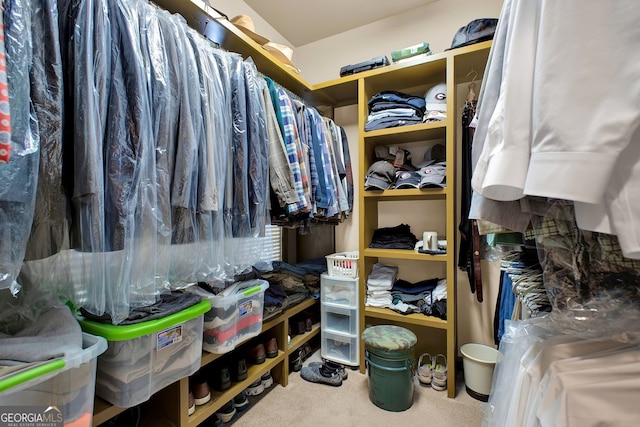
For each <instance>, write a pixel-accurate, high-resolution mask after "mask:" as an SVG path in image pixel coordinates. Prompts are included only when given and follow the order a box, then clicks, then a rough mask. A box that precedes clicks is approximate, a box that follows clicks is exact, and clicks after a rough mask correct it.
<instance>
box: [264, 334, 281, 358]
mask: <svg viewBox="0 0 640 427" xmlns="http://www.w3.org/2000/svg"><path fill="white" fill-rule="evenodd" d="M264 350H265V353H266V355H267V357H268V358H269V359H273V358H274V357H278V340H276V337H271V338H269V339H268V340H267V341H266V342H265V343H264Z"/></svg>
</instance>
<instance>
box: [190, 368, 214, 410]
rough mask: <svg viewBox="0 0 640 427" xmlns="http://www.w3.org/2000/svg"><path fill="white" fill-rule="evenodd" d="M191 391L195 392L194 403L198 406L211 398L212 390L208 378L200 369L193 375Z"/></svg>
mask: <svg viewBox="0 0 640 427" xmlns="http://www.w3.org/2000/svg"><path fill="white" fill-rule="evenodd" d="M191 392H192V393H193V398H194V403H195V404H196V405H197V406H200V405H204V404H205V403H207V402H208V401H210V400H211V391H210V390H209V384H207V379H206V378H205V377H204V376H203V375H202V373H201V372H200V371H197V372H196V373H195V374H193V375H192V376H191Z"/></svg>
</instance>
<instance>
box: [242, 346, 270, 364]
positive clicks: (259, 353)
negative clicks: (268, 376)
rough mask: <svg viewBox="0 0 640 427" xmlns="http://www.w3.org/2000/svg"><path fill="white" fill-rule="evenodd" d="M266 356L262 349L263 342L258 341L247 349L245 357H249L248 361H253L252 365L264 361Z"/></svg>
mask: <svg viewBox="0 0 640 427" xmlns="http://www.w3.org/2000/svg"><path fill="white" fill-rule="evenodd" d="M266 357H267V356H266V352H265V349H264V344H262V343H258V344H256V345H254V346H253V347H250V348H249V351H247V358H248V359H249V362H251V363H253V364H254V365H260V364H262V363H264V361H265V360H266Z"/></svg>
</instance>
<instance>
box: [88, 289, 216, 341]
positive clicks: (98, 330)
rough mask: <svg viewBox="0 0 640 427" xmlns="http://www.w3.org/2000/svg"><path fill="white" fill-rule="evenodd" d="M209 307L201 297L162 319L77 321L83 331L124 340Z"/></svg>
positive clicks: (159, 328) (191, 315) (177, 322)
mask: <svg viewBox="0 0 640 427" xmlns="http://www.w3.org/2000/svg"><path fill="white" fill-rule="evenodd" d="M210 309H211V302H210V301H209V300H208V299H203V300H202V301H200V302H199V303H197V304H195V305H192V306H191V307H188V308H185V309H184V310H182V311H179V312H177V313H174V314H171V315H169V316H166V317H163V318H162V319H156V320H149V321H146V322H140V323H135V324H133V325H112V324H110V323H100V322H94V321H92V320H87V319H84V318H80V319H78V321H79V322H80V327H81V328H82V330H83V331H85V332H88V333H90V334H93V335H98V336H101V337H104V338H106V340H107V341H126V340H130V339H133V338H138V337H142V336H144V335H150V334H153V333H156V332H160V331H162V330H164V329H167V328H171V327H173V326H176V325H179V324H181V323H184V322H188V321H189V320H191V319H195V318H196V317H198V316H200V315H201V314H204V313H206V312H207V311H209V310H210Z"/></svg>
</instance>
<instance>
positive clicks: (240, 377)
mask: <svg viewBox="0 0 640 427" xmlns="http://www.w3.org/2000/svg"><path fill="white" fill-rule="evenodd" d="M233 366H234V370H233V380H234V381H235V382H240V381H244V380H246V379H247V374H248V371H247V361H246V360H245V358H244V357H241V358H239V359H238V360H236V362H235V363H234V365H233Z"/></svg>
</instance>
